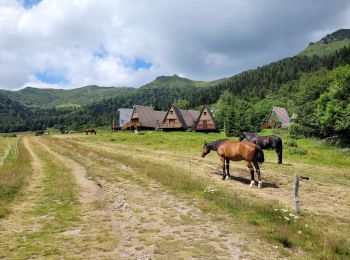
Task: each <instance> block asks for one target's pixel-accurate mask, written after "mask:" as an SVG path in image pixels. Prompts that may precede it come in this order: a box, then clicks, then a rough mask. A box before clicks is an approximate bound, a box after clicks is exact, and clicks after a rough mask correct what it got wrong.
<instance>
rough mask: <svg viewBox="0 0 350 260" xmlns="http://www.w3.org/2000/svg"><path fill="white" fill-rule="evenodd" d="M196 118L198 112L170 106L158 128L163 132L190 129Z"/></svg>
mask: <svg viewBox="0 0 350 260" xmlns="http://www.w3.org/2000/svg"><path fill="white" fill-rule="evenodd" d="M198 116H199V112H198V111H195V110H184V109H179V108H178V107H176V106H175V105H172V106H171V107H170V108H169V110H168V111H167V113H166V115H165V117H164V119H163V121H162V122H161V123H160V124H159V128H160V129H163V130H164V131H174V130H187V129H192V128H193V127H194V125H195V123H196V121H197V118H198Z"/></svg>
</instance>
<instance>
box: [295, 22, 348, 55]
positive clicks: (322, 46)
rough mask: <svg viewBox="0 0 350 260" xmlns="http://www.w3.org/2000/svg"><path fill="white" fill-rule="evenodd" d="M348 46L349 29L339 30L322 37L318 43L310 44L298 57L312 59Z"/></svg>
mask: <svg viewBox="0 0 350 260" xmlns="http://www.w3.org/2000/svg"><path fill="white" fill-rule="evenodd" d="M349 45H350V29H340V30H337V31H335V32H333V33H331V34H327V35H326V36H324V37H322V38H321V40H319V41H318V42H315V43H313V42H311V43H310V44H309V46H308V47H307V48H306V49H305V50H303V51H301V52H300V53H299V55H305V56H308V57H312V56H313V55H317V56H325V55H330V54H332V53H333V52H335V51H337V50H340V49H341V48H343V47H347V46H349Z"/></svg>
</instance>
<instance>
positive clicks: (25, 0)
mask: <svg viewBox="0 0 350 260" xmlns="http://www.w3.org/2000/svg"><path fill="white" fill-rule="evenodd" d="M19 2H20V3H21V5H23V6H24V7H25V8H31V7H32V6H34V5H37V4H38V3H39V2H41V0H19Z"/></svg>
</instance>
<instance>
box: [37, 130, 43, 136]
mask: <svg viewBox="0 0 350 260" xmlns="http://www.w3.org/2000/svg"><path fill="white" fill-rule="evenodd" d="M44 133H45V131H44V130H38V131H36V132H35V136H38V135H43V134H44Z"/></svg>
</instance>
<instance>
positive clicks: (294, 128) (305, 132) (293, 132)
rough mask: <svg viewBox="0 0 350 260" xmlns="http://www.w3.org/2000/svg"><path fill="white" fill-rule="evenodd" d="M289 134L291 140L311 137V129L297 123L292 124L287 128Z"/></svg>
mask: <svg viewBox="0 0 350 260" xmlns="http://www.w3.org/2000/svg"><path fill="white" fill-rule="evenodd" d="M289 134H290V136H291V137H293V138H301V137H306V136H311V135H312V129H311V128H309V127H306V126H303V125H300V124H298V123H294V124H292V125H291V126H290V127H289Z"/></svg>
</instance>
